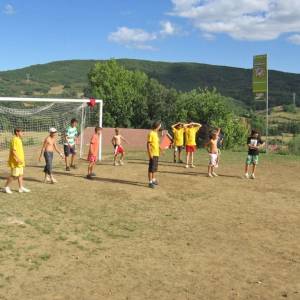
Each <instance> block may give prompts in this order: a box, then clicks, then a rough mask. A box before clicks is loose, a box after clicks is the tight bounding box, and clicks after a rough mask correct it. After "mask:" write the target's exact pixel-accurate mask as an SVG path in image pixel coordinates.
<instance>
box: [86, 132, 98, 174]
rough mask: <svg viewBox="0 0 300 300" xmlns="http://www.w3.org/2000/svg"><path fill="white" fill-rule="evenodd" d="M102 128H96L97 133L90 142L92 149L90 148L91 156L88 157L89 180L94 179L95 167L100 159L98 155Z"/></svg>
mask: <svg viewBox="0 0 300 300" xmlns="http://www.w3.org/2000/svg"><path fill="white" fill-rule="evenodd" d="M101 130H102V128H101V127H96V128H95V133H94V134H93V136H92V138H91V141H90V148H89V155H88V162H89V166H88V174H87V176H86V178H87V179H93V176H95V174H94V173H93V169H94V166H95V164H96V162H97V159H98V153H99V140H100V134H101Z"/></svg>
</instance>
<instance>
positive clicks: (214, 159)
mask: <svg viewBox="0 0 300 300" xmlns="http://www.w3.org/2000/svg"><path fill="white" fill-rule="evenodd" d="M208 165H209V166H211V167H216V166H217V165H218V154H215V153H209V163H208Z"/></svg>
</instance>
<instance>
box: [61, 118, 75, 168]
mask: <svg viewBox="0 0 300 300" xmlns="http://www.w3.org/2000/svg"><path fill="white" fill-rule="evenodd" d="M77 124H78V121H77V120H76V119H72V120H71V126H69V127H68V128H67V129H66V135H65V143H64V153H65V163H66V171H70V166H71V168H73V169H75V168H76V167H75V156H76V147H75V144H76V143H75V139H76V138H77V136H78V131H77ZM70 155H71V165H70V166H69V162H68V157H69V156H70Z"/></svg>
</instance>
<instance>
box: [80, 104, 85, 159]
mask: <svg viewBox="0 0 300 300" xmlns="http://www.w3.org/2000/svg"><path fill="white" fill-rule="evenodd" d="M84 110H85V107H84V105H82V108H81V126H80V127H81V129H80V131H81V133H80V153H79V157H80V158H82V156H83V153H82V152H83V134H84V125H85V124H84V122H85V120H84Z"/></svg>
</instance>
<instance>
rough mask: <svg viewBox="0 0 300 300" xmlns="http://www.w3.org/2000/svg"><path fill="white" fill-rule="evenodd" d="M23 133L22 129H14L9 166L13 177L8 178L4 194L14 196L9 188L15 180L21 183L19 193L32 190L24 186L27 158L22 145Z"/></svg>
mask: <svg viewBox="0 0 300 300" xmlns="http://www.w3.org/2000/svg"><path fill="white" fill-rule="evenodd" d="M22 136H23V131H22V129H20V128H16V129H14V137H13V138H12V140H11V143H10V150H9V158H8V166H9V167H10V169H11V175H10V176H9V177H8V178H7V182H6V185H5V187H4V192H5V193H7V194H12V191H11V189H10V187H9V185H10V184H11V182H12V181H13V180H14V179H18V182H19V193H29V192H30V190H29V189H26V188H25V187H24V186H23V174H24V167H25V157H24V150H23V143H22V139H21V138H22Z"/></svg>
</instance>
